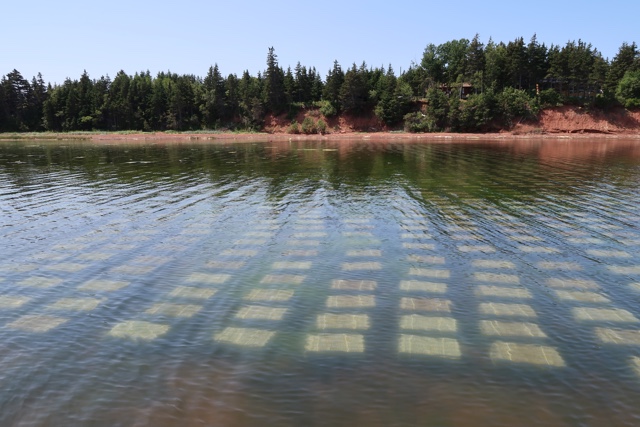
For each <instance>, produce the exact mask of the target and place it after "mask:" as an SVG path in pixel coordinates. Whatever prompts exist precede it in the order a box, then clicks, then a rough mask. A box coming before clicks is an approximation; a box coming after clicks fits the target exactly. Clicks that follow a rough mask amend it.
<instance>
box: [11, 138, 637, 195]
mask: <svg viewBox="0 0 640 427" xmlns="http://www.w3.org/2000/svg"><path fill="white" fill-rule="evenodd" d="M638 159H640V144H638V143H637V142H634V141H629V142H625V141H606V140H604V141H603V140H601V141H597V142H594V141H582V140H571V141H553V140H545V141H527V140H517V141H505V142H501V141H499V142H491V143H485V142H482V143H469V142H466V143H461V144H451V143H444V144H438V143H430V144H416V143H393V142H377V141H369V142H362V141H326V142H322V143H318V142H309V141H279V142H267V143H237V144H193V145H191V144H184V143H180V144H144V145H143V144H137V145H133V144H131V145H130V144H117V145H103V144H94V143H78V142H69V143H68V144H60V143H56V144H53V143H52V144H39V145H25V144H24V143H19V144H11V143H5V144H3V145H2V146H1V147H0V166H2V170H3V171H4V173H5V174H7V175H8V176H9V177H11V178H10V179H11V180H12V181H13V183H14V184H15V185H18V186H24V185H29V182H30V179H31V178H33V179H38V180H40V179H42V174H51V173H58V172H61V171H67V172H72V173H73V174H74V176H76V177H82V178H84V179H86V180H87V181H104V180H105V179H108V178H111V179H114V180H116V181H118V182H122V183H130V182H134V181H138V182H144V181H148V182H154V181H163V182H167V181H168V182H171V181H175V182H176V183H177V182H181V181H183V180H184V179H185V177H187V176H188V177H189V178H190V179H195V180H206V181H210V182H214V183H221V182H227V183H229V182H257V181H261V182H262V183H264V186H265V187H264V189H265V191H266V192H267V195H268V198H269V199H272V200H279V199H281V198H282V197H284V196H285V195H288V196H290V193H291V192H292V191H296V189H301V188H304V190H303V191H301V193H300V197H311V196H313V194H314V192H315V191H317V190H319V189H324V190H327V191H331V192H346V193H349V194H353V195H357V194H363V193H368V194H370V195H375V193H376V192H377V191H383V189H388V188H389V187H395V188H400V189H401V190H402V191H407V192H411V193H412V197H415V198H418V199H423V201H424V202H425V203H427V204H432V205H439V204H447V203H454V204H459V203H461V201H469V200H474V199H475V200H485V201H490V202H492V203H500V202H501V201H503V200H517V201H523V202H526V201H529V200H531V199H532V198H536V197H538V195H540V194H547V195H553V196H557V197H563V196H570V195H572V194H574V193H576V192H580V191H583V189H588V188H590V187H591V186H593V185H598V184H600V183H602V182H608V183H614V184H615V185H617V186H621V187H635V186H637V183H638V168H637V166H636V165H637V163H638ZM51 179H55V178H51Z"/></svg>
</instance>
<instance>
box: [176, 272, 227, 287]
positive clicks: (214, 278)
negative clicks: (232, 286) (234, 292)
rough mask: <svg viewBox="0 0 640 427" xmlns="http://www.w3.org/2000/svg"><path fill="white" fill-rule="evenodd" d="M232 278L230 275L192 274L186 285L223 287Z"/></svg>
mask: <svg viewBox="0 0 640 427" xmlns="http://www.w3.org/2000/svg"><path fill="white" fill-rule="evenodd" d="M230 278H231V275H230V274H212V273H191V274H190V275H189V277H187V278H186V280H185V282H186V283H201V284H206V285H222V284H223V283H225V282H226V281H227V280H229V279H230Z"/></svg>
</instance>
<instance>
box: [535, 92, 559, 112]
mask: <svg viewBox="0 0 640 427" xmlns="http://www.w3.org/2000/svg"><path fill="white" fill-rule="evenodd" d="M538 100H539V104H540V107H541V108H552V107H559V106H561V105H562V96H561V95H560V94H559V93H558V91H556V90H555V89H545V90H541V91H540V94H539V95H538Z"/></svg>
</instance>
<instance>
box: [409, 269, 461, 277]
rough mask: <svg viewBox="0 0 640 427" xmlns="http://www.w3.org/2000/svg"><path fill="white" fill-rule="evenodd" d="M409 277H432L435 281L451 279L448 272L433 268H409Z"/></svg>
mask: <svg viewBox="0 0 640 427" xmlns="http://www.w3.org/2000/svg"><path fill="white" fill-rule="evenodd" d="M409 276H424V277H433V278H435V279H448V278H449V277H451V272H450V271H449V270H439V269H435V268H414V267H411V268H409Z"/></svg>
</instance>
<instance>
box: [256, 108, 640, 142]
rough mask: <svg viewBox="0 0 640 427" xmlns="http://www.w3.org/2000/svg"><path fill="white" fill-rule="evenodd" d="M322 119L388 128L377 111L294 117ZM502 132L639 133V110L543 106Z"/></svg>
mask: <svg viewBox="0 0 640 427" xmlns="http://www.w3.org/2000/svg"><path fill="white" fill-rule="evenodd" d="M309 116H311V117H312V118H313V119H314V120H319V119H322V120H324V121H325V122H326V123H327V133H329V134H336V133H338V134H348V133H353V132H381V131H382V132H384V131H390V130H393V129H389V128H387V127H386V126H385V125H384V124H383V123H382V122H381V121H380V120H379V119H378V118H377V117H375V115H373V114H371V115H365V116H360V117H351V116H346V115H340V116H337V117H331V118H325V117H323V116H321V115H320V114H319V112H318V111H317V110H307V111H301V112H299V113H298V115H297V116H296V118H295V120H296V121H297V122H298V123H302V120H304V118H305V117H309ZM290 124H291V120H290V119H288V118H286V117H285V116H278V117H274V116H271V115H269V116H267V118H266V119H265V125H264V131H265V132H268V133H272V134H273V133H275V134H278V133H287V129H288V127H289V125H290ZM500 133H513V134H517V135H518V134H519V135H522V134H557V133H567V134H576V133H593V134H621V135H631V134H640V111H628V110H625V109H623V108H617V109H611V110H608V111H603V110H596V109H592V110H586V109H584V108H581V107H573V106H564V107H558V108H552V109H547V110H544V111H542V112H541V113H540V116H539V120H538V121H537V122H531V121H529V122H521V123H518V124H516V126H514V128H512V129H503V130H501V131H500Z"/></svg>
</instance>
